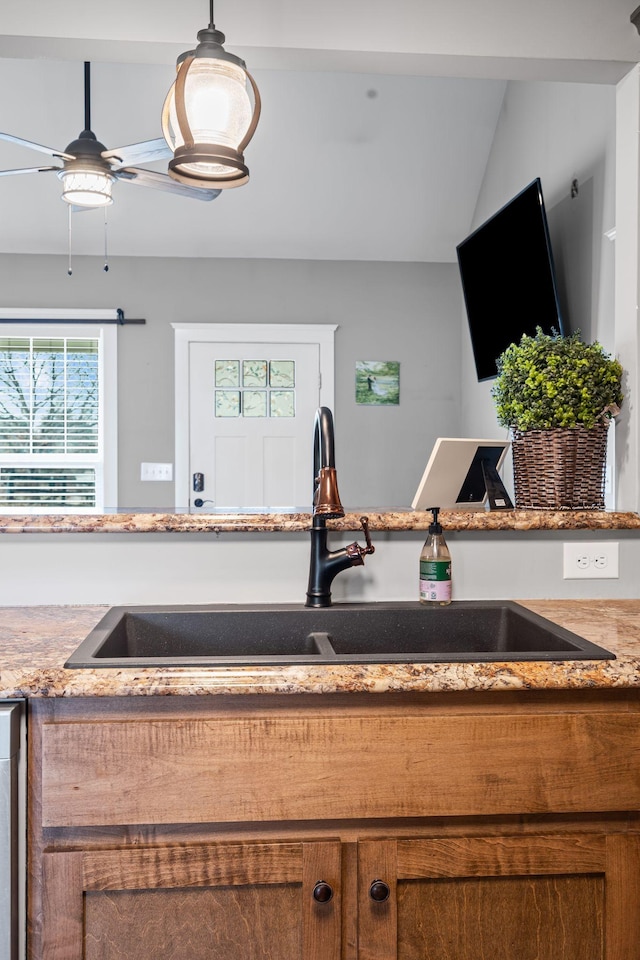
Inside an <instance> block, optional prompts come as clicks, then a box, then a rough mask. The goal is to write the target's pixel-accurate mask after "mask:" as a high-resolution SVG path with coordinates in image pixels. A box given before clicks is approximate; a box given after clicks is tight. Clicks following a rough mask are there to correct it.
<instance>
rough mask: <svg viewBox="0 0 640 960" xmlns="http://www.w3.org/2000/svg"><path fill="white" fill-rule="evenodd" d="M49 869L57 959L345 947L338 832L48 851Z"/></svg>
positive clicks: (231, 957)
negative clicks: (310, 838)
mask: <svg viewBox="0 0 640 960" xmlns="http://www.w3.org/2000/svg"><path fill="white" fill-rule="evenodd" d="M42 870H43V879H44V891H45V897H46V899H45V902H44V905H43V909H44V911H45V918H44V919H45V922H44V927H43V933H44V937H43V941H42V956H43V958H47V960H50V958H60V960H131V958H132V957H135V958H136V960H158V958H159V957H163V958H167V960H173V958H176V960H177V958H184V960H263V958H265V957H269V958H273V960H296V958H300V960H339V958H340V844H339V843H338V842H337V841H326V842H323V841H318V842H310V843H258V842H254V843H240V844H224V843H222V844H216V843H208V844H207V843H203V844H182V845H178V844H163V845H156V844H148V845H144V846H138V847H136V848H135V849H115V850H113V849H112V850H104V849H91V850H74V851H72V852H47V853H44V855H43V858H42ZM319 878H322V880H321V881H319ZM316 888H318V890H317V893H316V897H314V890H316ZM329 894H331V895H330V896H329Z"/></svg>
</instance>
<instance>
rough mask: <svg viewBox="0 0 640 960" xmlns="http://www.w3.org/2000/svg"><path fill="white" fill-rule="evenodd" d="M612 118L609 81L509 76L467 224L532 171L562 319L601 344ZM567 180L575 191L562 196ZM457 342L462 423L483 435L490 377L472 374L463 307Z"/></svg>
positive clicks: (608, 324) (609, 277)
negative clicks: (546, 220)
mask: <svg viewBox="0 0 640 960" xmlns="http://www.w3.org/2000/svg"><path fill="white" fill-rule="evenodd" d="M615 120H616V90H615V87H608V86H607V87H605V86H600V85H596V84H577V83H522V82H517V81H510V82H509V83H508V85H507V89H506V92H505V97H504V100H503V104H502V111H501V113H500V118H499V120H498V124H497V127H496V134H495V137H494V141H493V146H492V148H491V152H490V155H489V161H488V163H487V169H486V171H485V176H484V181H483V184H482V188H481V190H480V193H479V195H478V202H477V205H476V212H475V215H474V218H473V224H472V226H473V227H474V228H475V227H476V226H478V225H479V224H480V223H482V222H483V221H484V220H486V219H487V217H489V216H491V215H492V214H493V213H494V212H495V211H496V210H498V209H499V208H500V207H501V206H502V205H503V204H504V203H506V202H507V201H508V200H510V199H511V197H512V196H514V195H515V194H516V193H517V192H518V191H519V190H521V189H522V188H523V187H524V186H526V185H527V184H528V183H530V182H531V181H532V180H533V179H535V177H540V178H541V180H542V188H543V192H544V198H545V206H546V208H547V213H548V217H549V227H550V232H551V240H552V245H553V249H554V255H555V259H556V266H557V268H558V275H559V276H558V279H559V285H560V288H561V295H562V301H563V305H564V307H565V309H566V312H567V315H568V319H569V324H570V327H571V329H573V330H576V329H580V330H581V332H582V335H583V336H584V337H585V339H599V340H600V342H601V343H602V344H603V346H604V347H605V348H606V349H607V350H613V346H614V332H615V330H614V252H615V251H614V244H613V243H612V242H611V241H610V240H608V239H606V238H605V236H604V232H605V231H607V230H610V229H611V228H613V227H614V226H615ZM574 179H577V180H578V183H579V187H580V190H579V193H578V196H577V197H576V198H575V199H571V196H570V193H571V183H572V181H573V180H574ZM462 345H463V355H462V379H461V383H462V432H463V434H465V435H467V436H484V435H485V434H486V435H487V436H490V435H491V431H493V430H495V429H496V427H495V424H496V418H495V410H494V405H493V401H492V399H491V381H489V382H485V383H478V382H477V379H476V376H475V372H474V367H473V358H472V355H471V346H470V340H469V336H468V333H467V329H466V316H464V315H463V336H462ZM623 362H624V358H623ZM487 431H489V432H488V433H487Z"/></svg>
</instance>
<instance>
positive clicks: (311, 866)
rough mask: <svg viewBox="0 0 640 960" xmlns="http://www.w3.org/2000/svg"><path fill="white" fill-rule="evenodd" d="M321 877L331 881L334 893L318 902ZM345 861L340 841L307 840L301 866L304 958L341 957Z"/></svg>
mask: <svg viewBox="0 0 640 960" xmlns="http://www.w3.org/2000/svg"><path fill="white" fill-rule="evenodd" d="M318 881H324V882H325V883H328V884H330V886H331V887H332V889H333V897H332V899H331V900H330V901H329V902H328V903H316V901H315V900H314V898H313V888H314V887H315V885H316V883H318ZM341 920H342V864H341V851H340V844H339V843H336V842H329V843H322V842H319V841H318V842H316V843H305V844H304V847H303V867H302V958H303V960H339V958H340V954H341V943H342V923H341Z"/></svg>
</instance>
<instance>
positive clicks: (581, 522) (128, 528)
mask: <svg viewBox="0 0 640 960" xmlns="http://www.w3.org/2000/svg"><path fill="white" fill-rule="evenodd" d="M361 516H366V517H367V518H368V521H369V527H370V529H371V530H372V531H373V532H379V531H393V530H395V531H402V530H427V529H428V528H429V524H430V523H432V517H431V513H429V512H426V511H419V510H409V509H407V510H404V509H402V510H378V509H374V508H366V507H363V508H362V510H352V511H350V512H349V513H347V514H345V516H344V517H342V518H341V519H339V520H329V521H328V522H327V526H328V528H329V529H330V530H344V531H351V530H357V531H359V530H360V529H361V527H360V518H361ZM440 520H441V522H442V524H443V526H444V527H446V529H447V530H449V531H460V530H640V514H637V513H614V512H610V511H606V510H557V511H556V510H497V511H485V510H475V511H474V510H442V511H441V513H440ZM310 529H311V514H310V513H209V514H206V513H201V514H188V513H146V512H143V513H107V514H77V515H71V514H64V515H63V514H59V515H58V514H47V515H43V516H35V515H32V516H29V515H26V516H3V517H0V534H3V533H4V534H12V533H13V534H15V533H286V532H290V533H296V532H304V531H305V530H310Z"/></svg>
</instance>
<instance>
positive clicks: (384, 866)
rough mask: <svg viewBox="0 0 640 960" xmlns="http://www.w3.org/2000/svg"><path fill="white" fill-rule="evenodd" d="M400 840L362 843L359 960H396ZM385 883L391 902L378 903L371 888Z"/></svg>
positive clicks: (359, 868)
mask: <svg viewBox="0 0 640 960" xmlns="http://www.w3.org/2000/svg"><path fill="white" fill-rule="evenodd" d="M397 872H398V854H397V845H396V841H395V840H393V839H391V840H374V841H370V840H364V841H363V842H362V843H359V844H358V960H395V957H396V948H397V947H396V945H397V940H398V915H397V898H396V876H397ZM375 880H382V881H384V883H387V884H388V885H389V888H390V895H389V899H388V900H386V901H385V902H384V903H376V902H375V901H374V900H372V899H371V896H370V892H369V891H370V888H371V884H372V883H373V882H374V881H375Z"/></svg>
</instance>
